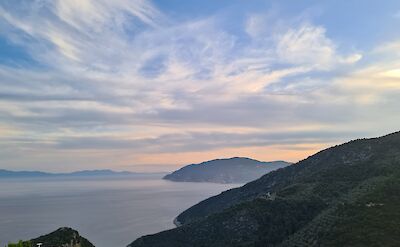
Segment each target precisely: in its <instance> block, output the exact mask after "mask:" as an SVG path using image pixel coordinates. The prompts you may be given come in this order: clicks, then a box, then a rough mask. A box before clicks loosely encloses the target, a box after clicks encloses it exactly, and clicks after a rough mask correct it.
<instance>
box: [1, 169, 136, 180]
mask: <svg viewBox="0 0 400 247" xmlns="http://www.w3.org/2000/svg"><path fill="white" fill-rule="evenodd" d="M133 174H137V173H133V172H126V171H124V172H116V171H112V170H85V171H76V172H71V173H48V172H40V171H9V170H4V169H0V178H18V177H55V176H68V177H79V176H82V177H83V176H116V175H119V176H121V175H133Z"/></svg>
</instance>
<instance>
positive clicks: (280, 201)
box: [130, 133, 400, 247]
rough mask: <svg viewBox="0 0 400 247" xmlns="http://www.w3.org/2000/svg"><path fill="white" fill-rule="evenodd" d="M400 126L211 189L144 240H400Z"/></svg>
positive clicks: (135, 245)
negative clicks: (172, 225)
mask: <svg viewBox="0 0 400 247" xmlns="http://www.w3.org/2000/svg"><path fill="white" fill-rule="evenodd" d="M399 208H400V133H394V134H391V135H388V136H384V137H381V138H374V139H362V140H356V141H351V142H349V143H346V144H343V145H340V146H335V147H332V148H329V149H326V150H324V151H321V152H319V153H317V154H315V155H313V156H311V157H309V158H307V159H306V160H303V161H300V162H298V163H297V164H294V165H291V166H289V167H286V168H283V169H280V170H278V171H275V172H271V173H269V174H267V175H265V176H263V177H262V178H260V179H258V180H256V181H253V182H251V183H248V184H246V185H245V186H243V187H241V188H237V189H232V190H229V191H226V192H224V193H221V194H220V195H218V196H215V197H211V198H209V199H207V200H204V201H203V202H200V203H199V204H197V205H195V206H193V207H191V208H189V209H188V210H186V211H185V212H183V213H182V214H181V215H179V216H178V218H177V219H178V221H179V222H180V223H182V224H183V225H182V226H181V227H178V228H176V229H172V230H169V231H164V232H161V233H158V234H155V235H150V236H145V237H141V238H139V239H138V240H136V241H135V242H133V243H132V244H131V245H130V246H131V247H138V246H152V247H157V246H165V247H169V246H174V247H175V246H176V247H178V246H400V211H399Z"/></svg>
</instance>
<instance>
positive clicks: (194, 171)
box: [163, 157, 291, 183]
mask: <svg viewBox="0 0 400 247" xmlns="http://www.w3.org/2000/svg"><path fill="white" fill-rule="evenodd" d="M290 164H291V163H288V162H285V161H269V162H263V161H258V160H255V159H250V158H247V157H232V158H225V159H214V160H209V161H205V162H201V163H197V164H190V165H187V166H184V167H182V168H180V169H178V170H176V171H174V172H172V173H170V174H167V175H166V176H164V178H163V179H166V180H171V181H174V182H213V183H246V182H249V181H252V180H254V179H257V178H259V177H261V176H262V175H264V174H266V173H268V172H271V171H274V170H276V169H279V168H282V167H285V166H288V165H290Z"/></svg>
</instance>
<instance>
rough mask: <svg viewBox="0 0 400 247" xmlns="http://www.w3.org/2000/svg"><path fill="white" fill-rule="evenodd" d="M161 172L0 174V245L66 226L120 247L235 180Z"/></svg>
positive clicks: (101, 244)
mask: <svg viewBox="0 0 400 247" xmlns="http://www.w3.org/2000/svg"><path fill="white" fill-rule="evenodd" d="M162 176H163V175H162V174H151V175H139V174H137V175H132V176H129V177H88V178H85V177H78V178H60V177H56V178H28V179H27V178H13V179H0V188H1V190H0V246H4V245H5V244H6V243H7V242H9V241H17V240H19V239H31V238H34V237H38V236H39V235H42V234H47V233H49V232H51V231H53V230H56V229H57V228H58V227H61V226H70V227H73V228H75V229H77V230H78V231H79V232H80V233H81V235H82V236H84V237H86V238H88V239H89V240H90V241H91V242H92V243H94V244H95V246H96V247H110V246H114V247H120V246H121V247H122V246H126V245H128V244H129V243H130V242H132V241H133V240H135V239H136V238H138V237H140V236H142V235H145V234H152V233H156V232H159V231H162V230H166V229H169V228H173V227H174V225H173V219H174V218H175V217H176V216H177V215H178V214H179V213H180V212H182V211H183V210H185V209H187V208H188V207H190V206H192V205H194V204H196V203H197V202H199V201H201V200H203V199H205V198H207V197H209V196H212V195H216V194H219V193H220V192H222V191H224V190H227V189H230V188H233V187H238V186H240V185H239V184H214V183H186V182H185V183H176V182H170V181H167V180H162V179H161V177H162Z"/></svg>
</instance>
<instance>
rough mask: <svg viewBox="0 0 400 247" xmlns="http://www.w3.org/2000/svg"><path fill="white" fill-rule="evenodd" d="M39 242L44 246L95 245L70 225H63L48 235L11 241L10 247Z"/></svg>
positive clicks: (26, 245) (34, 245)
mask: <svg viewBox="0 0 400 247" xmlns="http://www.w3.org/2000/svg"><path fill="white" fill-rule="evenodd" d="M37 244H42V245H41V246H42V247H94V245H93V244H92V243H90V242H89V240H87V239H86V238H84V237H82V236H80V235H79V233H78V232H77V231H76V230H74V229H72V228H69V227H61V228H59V229H58V230H56V231H54V232H51V233H49V234H47V235H43V236H40V237H38V238H35V239H31V240H28V241H20V242H19V243H16V244H12V243H10V244H8V247H36V246H37Z"/></svg>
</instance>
